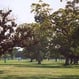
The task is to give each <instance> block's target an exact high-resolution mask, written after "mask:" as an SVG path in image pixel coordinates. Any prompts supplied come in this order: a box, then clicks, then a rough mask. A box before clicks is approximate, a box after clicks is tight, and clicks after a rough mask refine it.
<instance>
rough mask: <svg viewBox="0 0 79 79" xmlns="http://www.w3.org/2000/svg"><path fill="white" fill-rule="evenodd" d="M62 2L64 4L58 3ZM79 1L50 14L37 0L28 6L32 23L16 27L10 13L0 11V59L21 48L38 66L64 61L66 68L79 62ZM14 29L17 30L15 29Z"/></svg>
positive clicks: (74, 0)
mask: <svg viewBox="0 0 79 79" xmlns="http://www.w3.org/2000/svg"><path fill="white" fill-rule="evenodd" d="M60 1H63V0H60ZM78 2H79V0H72V1H67V4H66V6H65V8H60V9H59V10H57V11H55V12H51V10H52V9H51V8H50V5H49V4H47V3H44V2H43V1H42V0H39V2H38V3H33V4H32V5H31V8H32V10H31V12H32V13H34V19H35V23H24V24H21V25H19V26H18V27H16V23H15V21H14V19H9V17H8V16H9V15H10V13H11V10H9V11H7V12H5V11H3V10H0V55H2V54H4V55H5V54H6V53H10V54H11V52H12V50H13V48H14V47H22V48H24V55H25V56H26V57H28V58H30V59H31V62H32V61H33V59H36V61H37V62H38V64H41V62H42V60H43V59H45V58H47V59H50V58H55V59H57V58H62V57H63V58H64V59H65V64H66V65H69V64H78V60H79V37H78V34H79V6H76V4H79V3H78ZM15 27H16V29H14V28H15Z"/></svg>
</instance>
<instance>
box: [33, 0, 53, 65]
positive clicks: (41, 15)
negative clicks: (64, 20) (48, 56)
mask: <svg viewBox="0 0 79 79" xmlns="http://www.w3.org/2000/svg"><path fill="white" fill-rule="evenodd" d="M49 6H50V5H49V4H47V3H44V2H43V1H42V0H39V2H38V3H33V4H32V12H33V13H34V14H35V17H34V18H35V22H37V23H38V26H36V31H35V32H36V33H35V39H36V38H37V39H38V43H37V45H36V51H37V54H38V57H37V60H38V64H41V55H44V54H45V53H46V52H48V48H49V40H50V38H51V34H52V22H51V20H50V11H51V8H50V7H49ZM50 29H51V30H50Z"/></svg>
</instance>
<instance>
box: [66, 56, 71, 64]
mask: <svg viewBox="0 0 79 79" xmlns="http://www.w3.org/2000/svg"><path fill="white" fill-rule="evenodd" d="M69 64H70V63H69V58H68V57H67V58H66V60H65V65H69Z"/></svg>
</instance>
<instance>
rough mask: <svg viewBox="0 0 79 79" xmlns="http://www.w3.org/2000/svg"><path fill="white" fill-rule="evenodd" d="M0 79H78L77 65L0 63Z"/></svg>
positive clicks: (26, 62)
mask: <svg viewBox="0 0 79 79" xmlns="http://www.w3.org/2000/svg"><path fill="white" fill-rule="evenodd" d="M0 79H79V65H69V66H64V65H63V61H58V62H55V61H54V60H49V61H48V60H44V61H43V62H42V64H41V65H38V64H37V62H35V61H34V62H32V63H31V62H29V60H22V61H18V60H8V61H7V63H4V62H3V61H2V60H1V61H0Z"/></svg>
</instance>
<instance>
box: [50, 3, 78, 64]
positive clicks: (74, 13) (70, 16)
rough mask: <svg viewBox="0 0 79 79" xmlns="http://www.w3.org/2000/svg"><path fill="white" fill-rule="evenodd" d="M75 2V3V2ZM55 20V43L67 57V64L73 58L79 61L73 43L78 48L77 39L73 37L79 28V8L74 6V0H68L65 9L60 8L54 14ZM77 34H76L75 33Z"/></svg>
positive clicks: (53, 18)
mask: <svg viewBox="0 0 79 79" xmlns="http://www.w3.org/2000/svg"><path fill="white" fill-rule="evenodd" d="M74 4H75V3H74ZM51 17H52V21H53V22H54V23H53V24H54V26H53V27H54V30H55V32H54V33H55V36H54V40H53V43H54V44H55V45H56V46H58V48H59V50H60V51H61V53H62V54H63V55H64V57H65V58H66V62H65V64H70V61H71V62H72V60H74V63H75V60H77V61H78V59H77V58H78V57H77V56H78V55H77V56H75V53H76V51H72V50H71V48H73V45H75V46H76V47H75V48H77V46H78V44H77V42H76V41H75V39H72V37H73V35H74V31H75V30H76V29H77V28H79V23H78V22H79V9H78V8H77V7H75V5H74V6H73V1H72V2H71V1H68V2H67V5H66V8H65V9H59V10H58V11H56V12H54V13H53V14H52V15H51ZM74 36H75V35H74Z"/></svg>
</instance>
